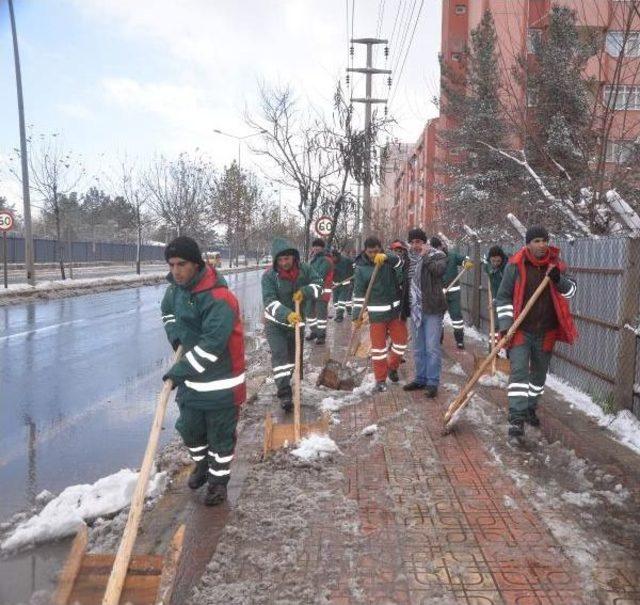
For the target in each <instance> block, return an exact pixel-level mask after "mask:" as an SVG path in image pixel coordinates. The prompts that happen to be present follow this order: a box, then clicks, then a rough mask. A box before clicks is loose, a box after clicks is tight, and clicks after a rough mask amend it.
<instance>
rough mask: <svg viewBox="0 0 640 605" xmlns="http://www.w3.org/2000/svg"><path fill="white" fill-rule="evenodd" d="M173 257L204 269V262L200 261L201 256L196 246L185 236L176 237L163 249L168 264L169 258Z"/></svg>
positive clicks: (194, 242) (193, 241)
mask: <svg viewBox="0 0 640 605" xmlns="http://www.w3.org/2000/svg"><path fill="white" fill-rule="evenodd" d="M174 257H178V258H182V259H184V260H188V261H191V262H192V263H197V264H198V265H200V267H204V261H203V260H202V254H201V252H200V248H199V247H198V244H197V243H196V241H195V240H193V239H191V238H190V237H187V236H186V235H180V236H179V237H176V238H175V239H174V240H172V241H170V242H169V243H168V244H167V247H166V248H165V249H164V258H165V260H166V261H167V262H169V259H170V258H174Z"/></svg>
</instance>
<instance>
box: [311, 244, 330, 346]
mask: <svg viewBox="0 0 640 605" xmlns="http://www.w3.org/2000/svg"><path fill="white" fill-rule="evenodd" d="M309 264H310V265H311V267H312V269H313V270H314V271H315V272H316V274H317V275H319V276H320V278H321V279H322V293H321V294H320V296H319V297H318V298H314V299H308V300H307V301H306V302H305V307H306V318H307V320H306V322H307V326H308V328H309V334H307V340H315V341H316V344H318V345H323V344H324V343H325V341H326V338H327V311H328V309H329V301H330V300H331V293H332V292H333V290H332V289H331V287H332V286H333V258H332V257H331V255H330V254H329V253H328V252H327V251H326V250H325V242H324V240H323V239H321V238H317V239H314V240H313V242H312V244H311V261H310V262H309Z"/></svg>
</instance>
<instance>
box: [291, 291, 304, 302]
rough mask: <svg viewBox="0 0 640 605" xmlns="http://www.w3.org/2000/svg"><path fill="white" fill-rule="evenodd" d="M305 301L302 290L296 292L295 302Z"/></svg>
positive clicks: (294, 295) (294, 294)
mask: <svg viewBox="0 0 640 605" xmlns="http://www.w3.org/2000/svg"><path fill="white" fill-rule="evenodd" d="M303 300H304V294H303V293H302V290H296V291H295V292H294V293H293V302H299V303H301V302H302V301H303Z"/></svg>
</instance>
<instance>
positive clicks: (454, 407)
mask: <svg viewBox="0 0 640 605" xmlns="http://www.w3.org/2000/svg"><path fill="white" fill-rule="evenodd" d="M549 281H550V279H549V276H548V275H547V276H545V278H544V279H543V280H542V283H541V284H540V285H539V286H538V288H537V289H536V291H535V292H534V293H533V295H532V296H531V298H530V299H529V301H528V302H527V304H526V305H525V307H524V309H522V313H520V315H519V316H518V319H516V320H515V321H514V322H513V324H512V325H511V327H510V328H509V331H508V332H507V333H506V334H505V336H503V337H502V338H501V339H500V342H498V343H497V344H496V345H494V347H493V348H492V349H491V353H489V355H487V356H486V357H485V358H484V360H483V361H482V363H481V364H480V366H479V367H478V368H477V369H476V371H475V372H474V373H473V376H472V377H471V378H470V379H469V382H467V384H466V385H465V386H464V387H463V389H462V391H460V393H459V394H458V396H457V397H456V398H455V399H454V400H453V401H452V402H451V405H450V406H449V409H448V410H447V412H446V413H445V415H444V429H443V434H445V435H446V434H448V433H450V432H451V427H452V425H453V423H452V420H453V419H454V415H455V417H456V418H457V417H458V416H459V414H457V412H460V411H462V409H463V408H464V407H465V406H466V405H467V404H468V403H469V401H470V400H471V395H472V394H473V393H472V392H471V389H473V387H474V386H475V384H476V383H477V382H478V380H480V377H481V376H482V375H483V374H484V372H485V370H486V369H487V368H488V367H489V365H490V364H491V362H492V361H493V360H494V359H495V357H496V356H497V355H498V353H499V352H500V349H503V348H504V347H505V346H506V345H507V343H508V342H509V341H510V340H511V339H512V338H513V335H514V334H515V333H516V331H517V330H518V328H519V327H520V325H521V324H522V322H523V321H524V320H525V318H526V317H527V315H528V314H529V312H530V311H531V308H532V307H533V305H534V304H535V303H536V301H537V300H538V298H540V295H541V294H542V292H543V291H544V289H545V288H546V287H547V286H548V285H549Z"/></svg>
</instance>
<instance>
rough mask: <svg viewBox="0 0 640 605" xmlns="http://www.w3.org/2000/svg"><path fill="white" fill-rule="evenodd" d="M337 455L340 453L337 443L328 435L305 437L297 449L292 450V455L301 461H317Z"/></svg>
mask: <svg viewBox="0 0 640 605" xmlns="http://www.w3.org/2000/svg"><path fill="white" fill-rule="evenodd" d="M335 453H340V450H339V449H338V446H337V445H336V442H335V441H334V440H333V439H331V437H328V436H327V435H317V434H312V435H309V436H308V437H305V438H304V439H302V440H301V441H300V444H299V445H298V447H297V448H295V449H293V450H291V455H292V456H295V457H296V458H300V460H317V459H318V458H326V457H327V456H329V455H330V454H335Z"/></svg>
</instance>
